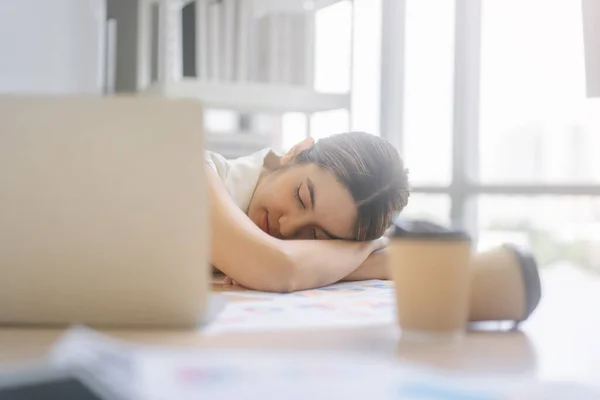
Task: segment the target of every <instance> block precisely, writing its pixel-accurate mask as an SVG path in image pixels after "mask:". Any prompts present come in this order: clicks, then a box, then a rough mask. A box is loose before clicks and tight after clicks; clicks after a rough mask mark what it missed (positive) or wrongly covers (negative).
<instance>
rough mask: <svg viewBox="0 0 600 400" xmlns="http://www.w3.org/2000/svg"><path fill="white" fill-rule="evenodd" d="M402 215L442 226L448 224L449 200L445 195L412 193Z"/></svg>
mask: <svg viewBox="0 0 600 400" xmlns="http://www.w3.org/2000/svg"><path fill="white" fill-rule="evenodd" d="M402 215H404V216H407V217H411V218H424V219H428V220H430V221H433V222H436V223H438V224H442V225H449V224H450V198H449V197H448V196H447V195H443V194H442V195H439V194H422V193H413V194H411V195H410V197H409V199H408V205H407V206H406V208H405V209H404V210H403V211H402Z"/></svg>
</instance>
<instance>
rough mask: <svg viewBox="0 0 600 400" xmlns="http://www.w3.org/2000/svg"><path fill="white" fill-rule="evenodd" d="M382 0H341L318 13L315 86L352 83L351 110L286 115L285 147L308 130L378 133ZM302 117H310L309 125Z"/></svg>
mask: <svg viewBox="0 0 600 400" xmlns="http://www.w3.org/2000/svg"><path fill="white" fill-rule="evenodd" d="M381 1H382V0H353V1H352V2H350V1H347V0H342V1H338V2H335V3H333V4H332V5H330V6H327V7H325V8H322V9H320V10H318V11H317V12H316V20H315V44H316V46H315V71H314V72H315V89H316V90H317V91H322V92H329V93H343V92H347V91H348V90H350V88H351V92H352V93H351V107H352V113H351V115H350V114H349V113H348V111H347V110H331V111H324V112H319V113H315V114H312V115H307V116H303V115H301V114H298V113H287V114H285V115H284V116H283V121H282V148H283V150H287V149H289V147H290V146H292V145H293V144H294V143H297V142H298V141H300V140H302V139H303V138H305V137H306V135H307V133H308V132H310V135H311V136H312V137H313V138H315V139H321V138H324V137H327V136H329V135H332V134H335V133H341V132H347V131H349V130H359V131H365V132H369V133H371V134H374V135H379V109H380V107H379V103H380V101H379V97H380V91H379V89H380V72H381V50H380V44H381ZM352 7H354V12H353V11H352ZM353 18H354V21H353ZM351 46H353V47H351ZM351 55H352V60H351ZM352 61H353V62H352ZM351 62H352V67H351ZM304 118H308V119H309V123H308V124H309V129H308V130H307V128H306V124H307V123H306V121H305V120H304Z"/></svg>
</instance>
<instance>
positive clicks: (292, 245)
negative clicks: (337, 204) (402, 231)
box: [282, 240, 382, 291]
mask: <svg viewBox="0 0 600 400" xmlns="http://www.w3.org/2000/svg"><path fill="white" fill-rule="evenodd" d="M282 246H284V248H285V251H286V253H287V254H288V255H289V258H290V259H291V260H293V261H294V263H293V264H294V273H293V278H292V290H294V291H295V290H304V289H312V288H316V287H321V286H325V285H330V284H332V283H335V282H338V281H340V280H342V279H344V278H345V277H347V276H348V275H349V274H351V273H352V272H353V271H355V270H356V269H357V268H359V267H360V266H361V265H362V264H363V263H364V262H365V261H366V260H367V258H368V257H369V255H370V254H371V253H372V252H373V251H374V250H376V249H378V248H379V247H380V246H382V244H381V243H380V242H378V241H374V242H349V241H341V240H339V241H338V240H335V241H334V240H303V241H298V240H294V241H285V242H282Z"/></svg>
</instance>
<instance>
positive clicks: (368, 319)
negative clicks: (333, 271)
mask: <svg viewBox="0 0 600 400" xmlns="http://www.w3.org/2000/svg"><path fill="white" fill-rule="evenodd" d="M235 294H236V296H245V297H247V298H248V300H246V301H230V302H229V303H228V304H227V307H226V308H225V310H224V311H223V312H221V313H220V314H219V315H218V316H217V318H216V319H215V320H214V321H213V322H212V323H211V324H210V325H208V326H207V327H206V328H205V330H204V331H205V332H206V333H222V332H240V331H244V332H249V331H268V330H289V329H313V328H340V327H363V326H373V325H383V324H390V323H394V321H395V319H396V309H395V299H394V286H393V283H392V282H390V281H379V280H371V281H363V282H346V283H338V284H335V285H331V286H327V287H324V288H320V289H313V290H305V291H301V292H296V293H289V294H274V293H266V292H252V291H248V292H236V293H235Z"/></svg>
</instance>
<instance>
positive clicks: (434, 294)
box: [389, 219, 471, 339]
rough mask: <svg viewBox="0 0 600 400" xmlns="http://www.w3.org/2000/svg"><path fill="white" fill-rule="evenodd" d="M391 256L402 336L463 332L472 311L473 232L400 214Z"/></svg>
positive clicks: (444, 336)
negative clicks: (443, 226)
mask: <svg viewBox="0 0 600 400" xmlns="http://www.w3.org/2000/svg"><path fill="white" fill-rule="evenodd" d="M389 257H390V259H389V261H390V264H389V265H390V270H391V273H392V277H393V279H394V282H395V287H396V306H397V313H398V321H399V323H400V327H401V329H402V336H403V337H404V338H417V339H418V338H423V339H429V338H454V337H460V336H461V335H462V333H463V332H464V331H465V328H466V324H467V319H468V316H469V300H470V293H469V286H470V281H471V275H470V261H471V240H470V238H469V236H468V235H467V234H466V233H465V232H462V231H456V230H451V229H446V228H442V227H440V226H438V225H436V224H433V223H430V222H427V221H419V220H416V221H409V220H404V219H398V220H396V221H395V223H394V229H393V230H392V233H391V237H390V244H389Z"/></svg>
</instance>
